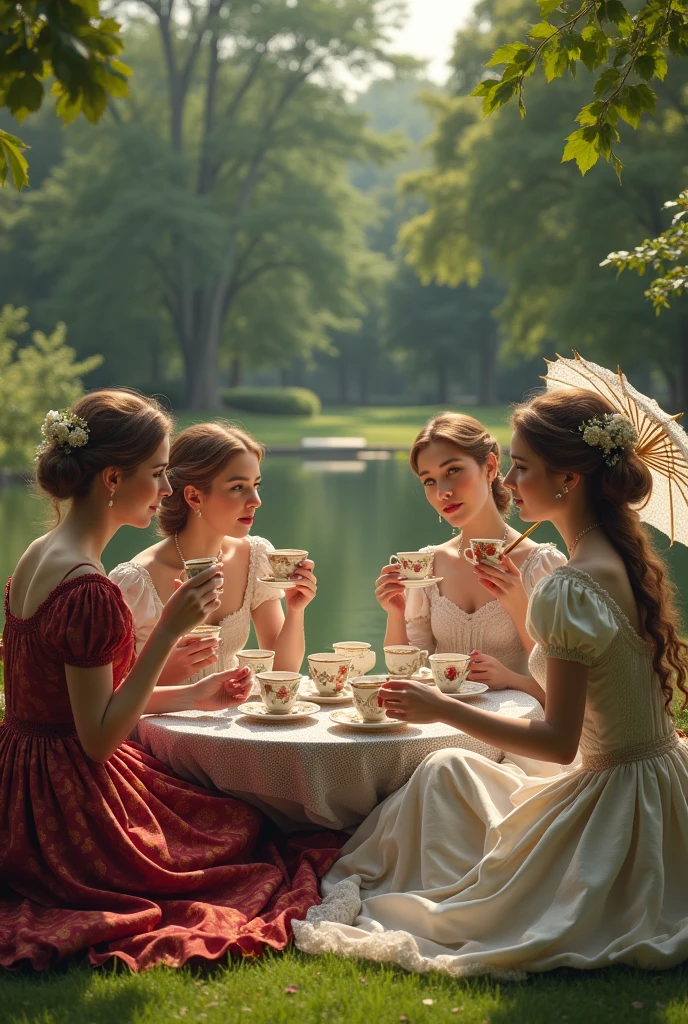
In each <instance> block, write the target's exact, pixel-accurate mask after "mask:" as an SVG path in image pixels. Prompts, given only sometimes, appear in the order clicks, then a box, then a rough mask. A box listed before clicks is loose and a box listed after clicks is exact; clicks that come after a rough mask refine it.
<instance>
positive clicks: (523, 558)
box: [507, 536, 540, 569]
mask: <svg viewBox="0 0 688 1024" xmlns="http://www.w3.org/2000/svg"><path fill="white" fill-rule="evenodd" d="M515 540H516V537H511V536H510V537H507V545H508V544H511V543H513V541H515ZM539 547H540V545H539V544H536V543H535V542H534V541H532V540H531V539H530V537H528V538H526V540H522V541H521V543H520V544H519V545H518V547H517V548H516V550H515V551H514V553H513V555H511V556H509V555H507V558H509V557H511V558H512V560H513V563H514V565H515V566H516V567H517V568H519V569H520V568H521V567H522V566H523V565H524V564H525V563H526V562H527V560H528V559H529V558H530V556H531V555H532V554H533V552H534V551H537V550H538V548H539Z"/></svg>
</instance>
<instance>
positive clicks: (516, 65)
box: [472, 0, 688, 177]
mask: <svg viewBox="0 0 688 1024" xmlns="http://www.w3.org/2000/svg"><path fill="white" fill-rule="evenodd" d="M538 6H539V8H540V15H541V17H542V20H541V21H540V22H538V23H537V24H536V25H533V26H531V27H530V28H529V29H528V31H527V40H528V41H527V42H526V41H519V42H515V43H506V44H503V45H501V46H500V47H498V49H497V50H496V51H495V52H494V53H493V55H492V57H491V59H490V60H489V61H487V63H486V67H488V68H492V67H495V66H498V65H501V64H503V65H504V70H503V71H502V74H501V76H500V77H498V78H496V77H492V76H491V77H489V78H485V79H484V80H483V81H481V82H479V83H478V85H476V87H475V88H474V90H473V93H472V95H473V96H480V97H482V100H483V112H484V113H485V114H490V113H492V112H493V111H494V110H497V109H498V108H499V107H502V106H504V105H505V104H507V103H508V102H509V101H510V100H511V99H513V98H514V97H517V99H518V106H519V111H520V113H521V116H522V117H523V116H525V112H526V111H525V106H524V102H523V92H524V86H525V81H526V79H527V78H529V77H530V76H531V75H532V74H533V73H534V71H535V70H536V68H538V67H541V68H542V70H543V72H544V75H545V78H546V79H547V81H548V82H551V81H553V79H555V78H561V76H562V75H564V74H565V73H566V72H567V71H568V72H570V73H571V75H572V76H573V77H575V75H576V70H577V68H578V66H579V65H583V67H584V68H585V69H587V71H589V72H591V73H592V74H593V75H595V82H594V96H595V99H594V101H593V102H589V103H585V104H584V105H583V106H582V107H581V109H580V111H579V113H578V116H577V118H576V120H577V121H578V122H579V124H580V125H581V127H580V128H578V129H577V130H576V131H574V132H573V133H572V134H570V135H569V136H568V139H567V142H566V146H565V148H564V155H563V157H562V160H563V161H567V160H575V162H576V163H577V165H578V168H579V170H580V171H581V173H582V174H586V173H587V171H589V170H590V168H591V167H593V166H594V165H595V164H596V163H597V161H598V160H599V158H600V157H604V159H605V160H607V161H609V162H610V163H611V164H612V166H613V167H614V170H615V171H616V173H617V175H618V176H619V177H620V176H621V168H622V164H621V161H620V160H619V157H618V155H617V152H616V150H615V146H616V144H617V143H618V142H619V141H620V138H621V136H620V132H619V129H618V127H617V126H618V124H619V121H625V122H626V123H627V124H629V125H630V126H631V127H632V128H637V127H638V125H639V123H640V119H641V117H642V115H643V114H644V113H654V112H655V106H656V102H657V92H656V88H657V87H656V86H653V87H650V86H649V85H647V84H646V83H647V82H651V81H653V80H657V81H658V82H663V81H664V78H665V76H666V73H667V69H668V59H669V57H670V56H674V57H686V56H688V0H645V2H644V3H642V4H641V5H640V6H639V7H638V6H636V5H634V4H633V5H632V4H626V3H623V2H622V0H582V2H581V0H538Z"/></svg>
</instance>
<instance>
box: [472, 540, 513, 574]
mask: <svg viewBox="0 0 688 1024" xmlns="http://www.w3.org/2000/svg"><path fill="white" fill-rule="evenodd" d="M504 547H505V542H504V541H503V540H498V539H495V538H491V537H474V538H473V540H472V541H471V543H470V545H469V548H468V550H469V551H470V552H471V559H470V561H472V562H473V564H474V565H478V564H479V563H480V562H485V563H487V565H493V566H494V567H495V568H496V569H499V568H500V567H501V563H500V561H499V556H500V555H501V553H502V551H503V550H504Z"/></svg>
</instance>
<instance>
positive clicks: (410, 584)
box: [397, 576, 444, 590]
mask: <svg viewBox="0 0 688 1024" xmlns="http://www.w3.org/2000/svg"><path fill="white" fill-rule="evenodd" d="M443 579H444V576H426V577H425V579H424V580H397V583H401V585H402V587H406V589H407V590H415V589H416V588H418V587H432V586H434V585H435V583H439V582H440V580H443Z"/></svg>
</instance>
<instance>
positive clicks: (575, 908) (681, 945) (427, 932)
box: [295, 390, 688, 978]
mask: <svg viewBox="0 0 688 1024" xmlns="http://www.w3.org/2000/svg"><path fill="white" fill-rule="evenodd" d="M612 412H613V410H612V409H611V407H610V406H609V405H608V404H607V402H606V401H605V400H604V399H602V398H601V397H599V396H598V395H596V394H593V393H591V392H588V391H577V390H571V391H568V390H567V391H566V392H554V393H549V394H547V395H543V396H540V397H538V398H535V399H533V400H532V402H530V403H529V404H526V405H525V406H521V407H520V408H519V409H517V410H516V412H515V414H514V417H513V425H514V428H515V430H514V435H513V438H512V449H511V455H512V460H513V467H512V469H511V470H510V472H509V474H508V476H507V479H506V484H507V486H509V487H510V488H511V489H512V491H513V492H514V498H515V501H516V503H517V505H518V506H519V508H520V512H521V516H522V517H523V518H524V519H525V520H528V521H534V520H537V519H549V520H550V521H551V522H553V523H554V525H555V526H556V527H557V529H558V530H559V532H560V533H561V535H562V537H563V538H564V540H565V541H566V543H567V546H568V548H569V551H570V553H571V560H570V562H569V564H568V565H567V566H562V567H560V568H557V569H555V570H554V572H553V573H552V575H551V576H549V577H546V578H545V579H543V580H542V581H541V582H540V583H539V584H538V586H537V587H536V588H535V591H534V593H533V595H532V597H531V600H530V606H529V612H528V629H529V633H530V635H531V636H532V637H533V639H534V640H535V642H536V646H535V647H534V649H533V652H532V654H531V658H530V666H531V670H532V672H533V673H534V675H535V676H536V677H537V679H538V680H539V682H540V684H541V685H542V686H543V687H545V688H546V703H545V719H544V721H539V722H535V721H528V722H526V721H517V720H513V719H512V720H509V719H506V718H501V717H498V716H495V715H493V714H491V713H489V712H485V711H481V710H479V709H478V708H473V707H471V706H470V705H468V704H466V703H464V702H461V701H454V700H451V699H450V698H447V697H446V696H445V695H443V694H441V693H439V692H438V691H437V690H436V689H435V688H433V687H426V686H423V685H422V684H417V683H413V682H410V681H390V682H389V683H388V684H386V686H385V687H384V688H383V690H382V691H381V700H382V703H383V704H384V705H385V706H386V707H387V709H388V712H389V713H391V714H392V715H393V716H394V717H398V718H400V719H402V720H406V721H409V722H431V721H438V720H439V721H445V722H448V723H451V724H454V725H456V726H457V727H459V728H461V729H463V730H465V731H466V732H469V733H471V734H472V735H474V736H476V737H479V738H480V739H482V740H485V741H486V742H489V743H492V744H495V745H497V746H500V747H504V748H506V749H509V750H514V751H517V752H521V753H523V754H525V755H526V756H529V757H537V758H543V759H550V760H552V761H559V762H567V761H569V762H570V761H571V760H572V759H573V757H574V755H575V753H576V749H577V747H578V745H579V742H580V748H581V752H582V758H583V759H582V764H580V765H579V766H576V767H575V768H572V769H571V770H570V771H568V772H566V773H564V774H562V775H559V776H558V777H557V778H556V779H552V780H547V779H537V778H532V777H530V778H529V777H527V776H524V775H523V774H522V773H519V772H517V771H515V770H514V769H512V768H510V767H508V766H504V765H501V764H494V763H492V762H491V761H488V760H486V759H485V758H483V757H481V756H480V755H478V754H473V753H470V752H467V751H462V752H458V751H453V750H443V751H440V752H438V753H436V754H432V755H430V756H429V757H428V758H426V760H425V761H424V762H423V763H422V764H421V765H420V767H419V768H418V769H417V771H416V772H415V774H414V775H413V776H412V778H411V779H410V780H409V782H408V783H407V784H406V785H405V786H404V787H403V788H402V789H401V790H399V791H398V792H397V793H395V794H393V795H392V796H390V797H389V798H388V799H387V800H385V801H384V802H383V803H382V804H381V805H380V806H379V807H378V808H377V809H376V810H375V811H373V813H372V814H371V815H370V816H369V818H368V819H367V820H366V821H365V822H364V823H363V825H362V826H361V827H360V828H359V830H358V831H357V833H356V834H355V835H354V836H353V837H352V839H351V840H350V841H349V843H348V844H347V845H346V846H345V847H344V851H343V856H342V858H341V860H340V861H338V863H337V864H336V865H335V867H334V868H333V869H332V870H331V871H330V872H329V873H328V875H327V876H326V877H325V883H324V890H325V893H326V894H328V895H327V899H326V900H325V902H324V903H323V904H322V905H321V907H319V908H314V909H313V910H312V911H309V915H308V918H307V920H306V921H305V922H300V923H298V924H295V932H296V935H297V944H298V945H299V946H300V947H301V948H302V949H304V950H307V951H309V952H323V951H326V950H334V951H335V952H338V953H340V954H343V955H347V956H360V957H365V958H368V959H371V960H378V961H391V962H395V963H398V964H400V965H402V966H403V967H406V968H408V969H410V970H415V971H422V972H425V971H430V970H438V971H446V972H448V973H451V974H455V975H467V974H478V973H489V974H493V975H497V976H501V977H506V978H517V977H522V976H523V974H524V972H527V971H545V970H550V969H552V968H556V967H575V968H580V969H587V968H598V967H604V966H608V965H611V964H618V963H623V964H628V965H630V966H634V967H645V968H656V969H660V968H668V967H672V966H674V965H677V964H679V963H681V962H683V961H685V960H686V959H688V886H687V885H686V882H685V865H686V859H687V858H688V746H687V745H686V743H685V741H684V740H682V739H681V738H680V736H679V734H677V732H676V729H675V727H674V722H673V718H672V716H671V710H670V707H671V699H672V695H673V689H672V684H673V685H674V686H677V687H678V688H679V689H680V690H681V691H682V694H683V696H684V697H685V695H686V692H687V689H688V688H687V686H686V677H687V661H688V647H687V645H686V644H685V643H684V642H683V641H682V640H680V639H679V632H678V631H679V617H678V614H677V611H676V609H675V607H674V602H673V592H672V588H671V585H670V584H669V582H668V580H667V578H666V574H665V568H664V565H663V563H662V561H661V560H660V558H659V557H658V555H657V554H656V552H655V551H654V549H653V546H652V543H651V541H650V538H649V535H648V534H647V532H646V531H645V529H644V528H643V527H642V526H641V524H640V520H639V517H638V513H637V512H636V511H635V509H636V508H638V507H639V506H640V505H641V504H642V503H644V502H645V501H646V500H647V498H648V497H649V495H650V493H651V490H652V479H651V476H650V473H649V470H648V469H647V467H646V466H645V464H644V463H643V462H642V461H641V459H640V457H639V456H638V455H636V454H635V452H634V443H635V439H637V434H636V435H635V438H633V436H632V435H633V427H632V424H630V421H624V423H625V433H624V436H623V437H622V438H620V437H619V435H618V434H614V432H613V431H612V430H611V428H610V423H609V420H608V419H607V417H611V414H612ZM591 420H598V421H600V424H601V425H600V427H599V429H596V430H594V431H592V432H587V437H588V441H586V440H585V439H584V436H583V433H581V430H580V428H581V426H583V425H584V424H589V423H590V421H591ZM598 445H599V446H598ZM617 457H618V458H617ZM684 703H685V701H684ZM337 883H338V884H337Z"/></svg>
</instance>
